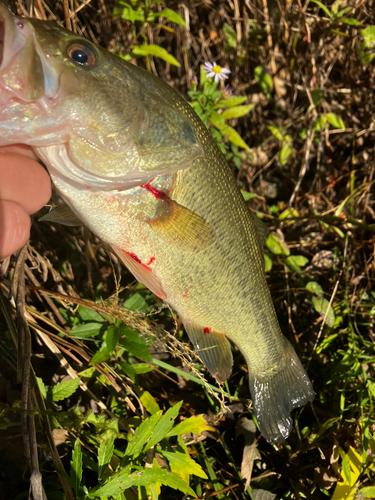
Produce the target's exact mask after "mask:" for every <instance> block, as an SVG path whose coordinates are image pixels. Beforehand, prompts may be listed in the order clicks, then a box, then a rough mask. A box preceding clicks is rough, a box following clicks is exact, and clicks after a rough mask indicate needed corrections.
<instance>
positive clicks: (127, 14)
mask: <svg viewBox="0 0 375 500" xmlns="http://www.w3.org/2000/svg"><path fill="white" fill-rule="evenodd" d="M121 17H122V19H126V20H127V21H130V22H131V23H132V24H134V23H135V21H144V14H143V12H141V11H136V10H134V9H132V8H131V7H130V5H129V6H126V7H124V8H123V9H121Z"/></svg>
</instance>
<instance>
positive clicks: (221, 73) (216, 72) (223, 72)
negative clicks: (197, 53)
mask: <svg viewBox="0 0 375 500" xmlns="http://www.w3.org/2000/svg"><path fill="white" fill-rule="evenodd" d="M203 68H204V70H205V72H206V73H207V78H214V79H215V83H217V82H218V81H219V80H225V79H226V78H228V75H229V74H230V69H227V68H222V67H221V66H219V65H218V64H216V63H215V62H214V63H213V64H211V63H210V62H205V63H204V65H203Z"/></svg>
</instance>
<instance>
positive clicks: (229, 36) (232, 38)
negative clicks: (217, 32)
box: [222, 23, 237, 49]
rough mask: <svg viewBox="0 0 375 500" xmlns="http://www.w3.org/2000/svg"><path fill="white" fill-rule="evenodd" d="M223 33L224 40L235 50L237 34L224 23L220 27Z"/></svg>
mask: <svg viewBox="0 0 375 500" xmlns="http://www.w3.org/2000/svg"><path fill="white" fill-rule="evenodd" d="M222 30H223V33H224V39H225V41H226V43H227V45H228V47H230V48H231V49H235V48H236V47H237V33H236V31H235V30H234V29H233V28H232V27H231V26H229V24H228V23H224V24H223V27H222Z"/></svg>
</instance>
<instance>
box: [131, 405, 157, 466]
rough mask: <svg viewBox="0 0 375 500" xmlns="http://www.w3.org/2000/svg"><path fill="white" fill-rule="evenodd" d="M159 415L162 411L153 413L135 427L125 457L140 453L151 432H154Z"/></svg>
mask: <svg viewBox="0 0 375 500" xmlns="http://www.w3.org/2000/svg"><path fill="white" fill-rule="evenodd" d="M161 415H162V411H161V410H160V411H158V412H157V413H154V415H151V417H148V418H146V420H144V421H143V422H142V423H141V425H140V426H139V427H137V429H136V430H135V433H134V435H133V437H132V439H131V440H130V441H129V443H128V446H127V448H126V450H125V456H134V455H137V454H138V453H140V451H141V450H142V448H143V446H144V445H145V444H146V443H147V441H148V439H149V438H150V436H151V435H152V432H153V431H154V429H155V426H156V424H157V423H158V422H159V420H160V418H161Z"/></svg>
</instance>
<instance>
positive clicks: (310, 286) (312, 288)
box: [306, 281, 324, 297]
mask: <svg viewBox="0 0 375 500" xmlns="http://www.w3.org/2000/svg"><path fill="white" fill-rule="evenodd" d="M306 290H308V291H309V292H311V293H313V294H314V295H317V296H318V297H323V295H324V292H323V289H322V287H321V286H320V285H319V283H317V282H316V281H309V282H308V283H307V284H306Z"/></svg>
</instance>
